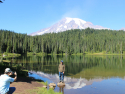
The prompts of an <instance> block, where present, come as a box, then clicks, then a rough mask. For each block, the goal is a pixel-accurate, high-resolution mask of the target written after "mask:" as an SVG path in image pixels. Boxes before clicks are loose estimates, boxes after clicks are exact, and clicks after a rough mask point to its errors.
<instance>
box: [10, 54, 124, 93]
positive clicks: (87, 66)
mask: <svg viewBox="0 0 125 94" xmlns="http://www.w3.org/2000/svg"><path fill="white" fill-rule="evenodd" d="M61 60H63V61H64V64H65V66H66V71H65V78H64V82H65V84H66V86H65V87H58V86H56V88H55V91H61V92H63V94H125V56H120V55H119V56H79V55H77V56H75V55H73V56H35V55H34V56H28V57H26V56H22V57H18V58H12V59H11V61H12V62H13V63H14V64H18V65H19V66H23V67H25V68H26V69H28V70H29V71H31V72H32V73H33V74H29V76H31V77H35V78H36V79H42V80H44V81H48V83H51V82H54V83H56V84H57V83H58V82H59V76H58V65H59V63H60V61H61Z"/></svg>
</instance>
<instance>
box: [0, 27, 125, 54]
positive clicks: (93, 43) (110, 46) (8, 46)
mask: <svg viewBox="0 0 125 94" xmlns="http://www.w3.org/2000/svg"><path fill="white" fill-rule="evenodd" d="M124 51H125V32H124V31H115V30H95V29H90V28H87V29H84V30H77V29H76V30H68V31H66V32H60V33H52V34H45V35H41V36H28V35H27V34H18V33H14V32H11V31H7V30H0V52H13V53H26V52H34V53H38V52H44V53H47V54H49V53H53V54H60V53H65V54H77V53H83V54H84V53H85V52H89V53H95V52H105V53H119V54H123V53H124Z"/></svg>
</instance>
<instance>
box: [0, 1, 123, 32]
mask: <svg viewBox="0 0 125 94" xmlns="http://www.w3.org/2000/svg"><path fill="white" fill-rule="evenodd" d="M3 2H4V3H2V4H0V29H6V30H11V31H14V32H17V33H27V34H30V33H32V32H36V31H38V30H40V29H43V28H47V27H49V26H51V25H53V24H54V23H56V22H58V21H59V20H61V19H62V18H64V17H72V18H80V19H82V20H85V21H89V22H92V23H93V24H94V25H100V26H103V27H106V28H110V29H115V30H119V29H121V28H123V27H124V28H125V0H5V1H3Z"/></svg>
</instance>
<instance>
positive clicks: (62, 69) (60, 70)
mask: <svg viewBox="0 0 125 94" xmlns="http://www.w3.org/2000/svg"><path fill="white" fill-rule="evenodd" d="M58 70H59V72H65V65H63V64H59V67H58Z"/></svg>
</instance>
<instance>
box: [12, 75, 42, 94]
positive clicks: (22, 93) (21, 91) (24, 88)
mask: <svg viewBox="0 0 125 94" xmlns="http://www.w3.org/2000/svg"><path fill="white" fill-rule="evenodd" d="M10 87H16V91H15V92H14V93H13V94H30V93H29V92H28V90H30V89H35V88H36V87H43V84H42V83H39V82H37V81H35V80H34V79H26V78H21V77H20V78H17V81H16V82H13V83H11V84H10Z"/></svg>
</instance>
